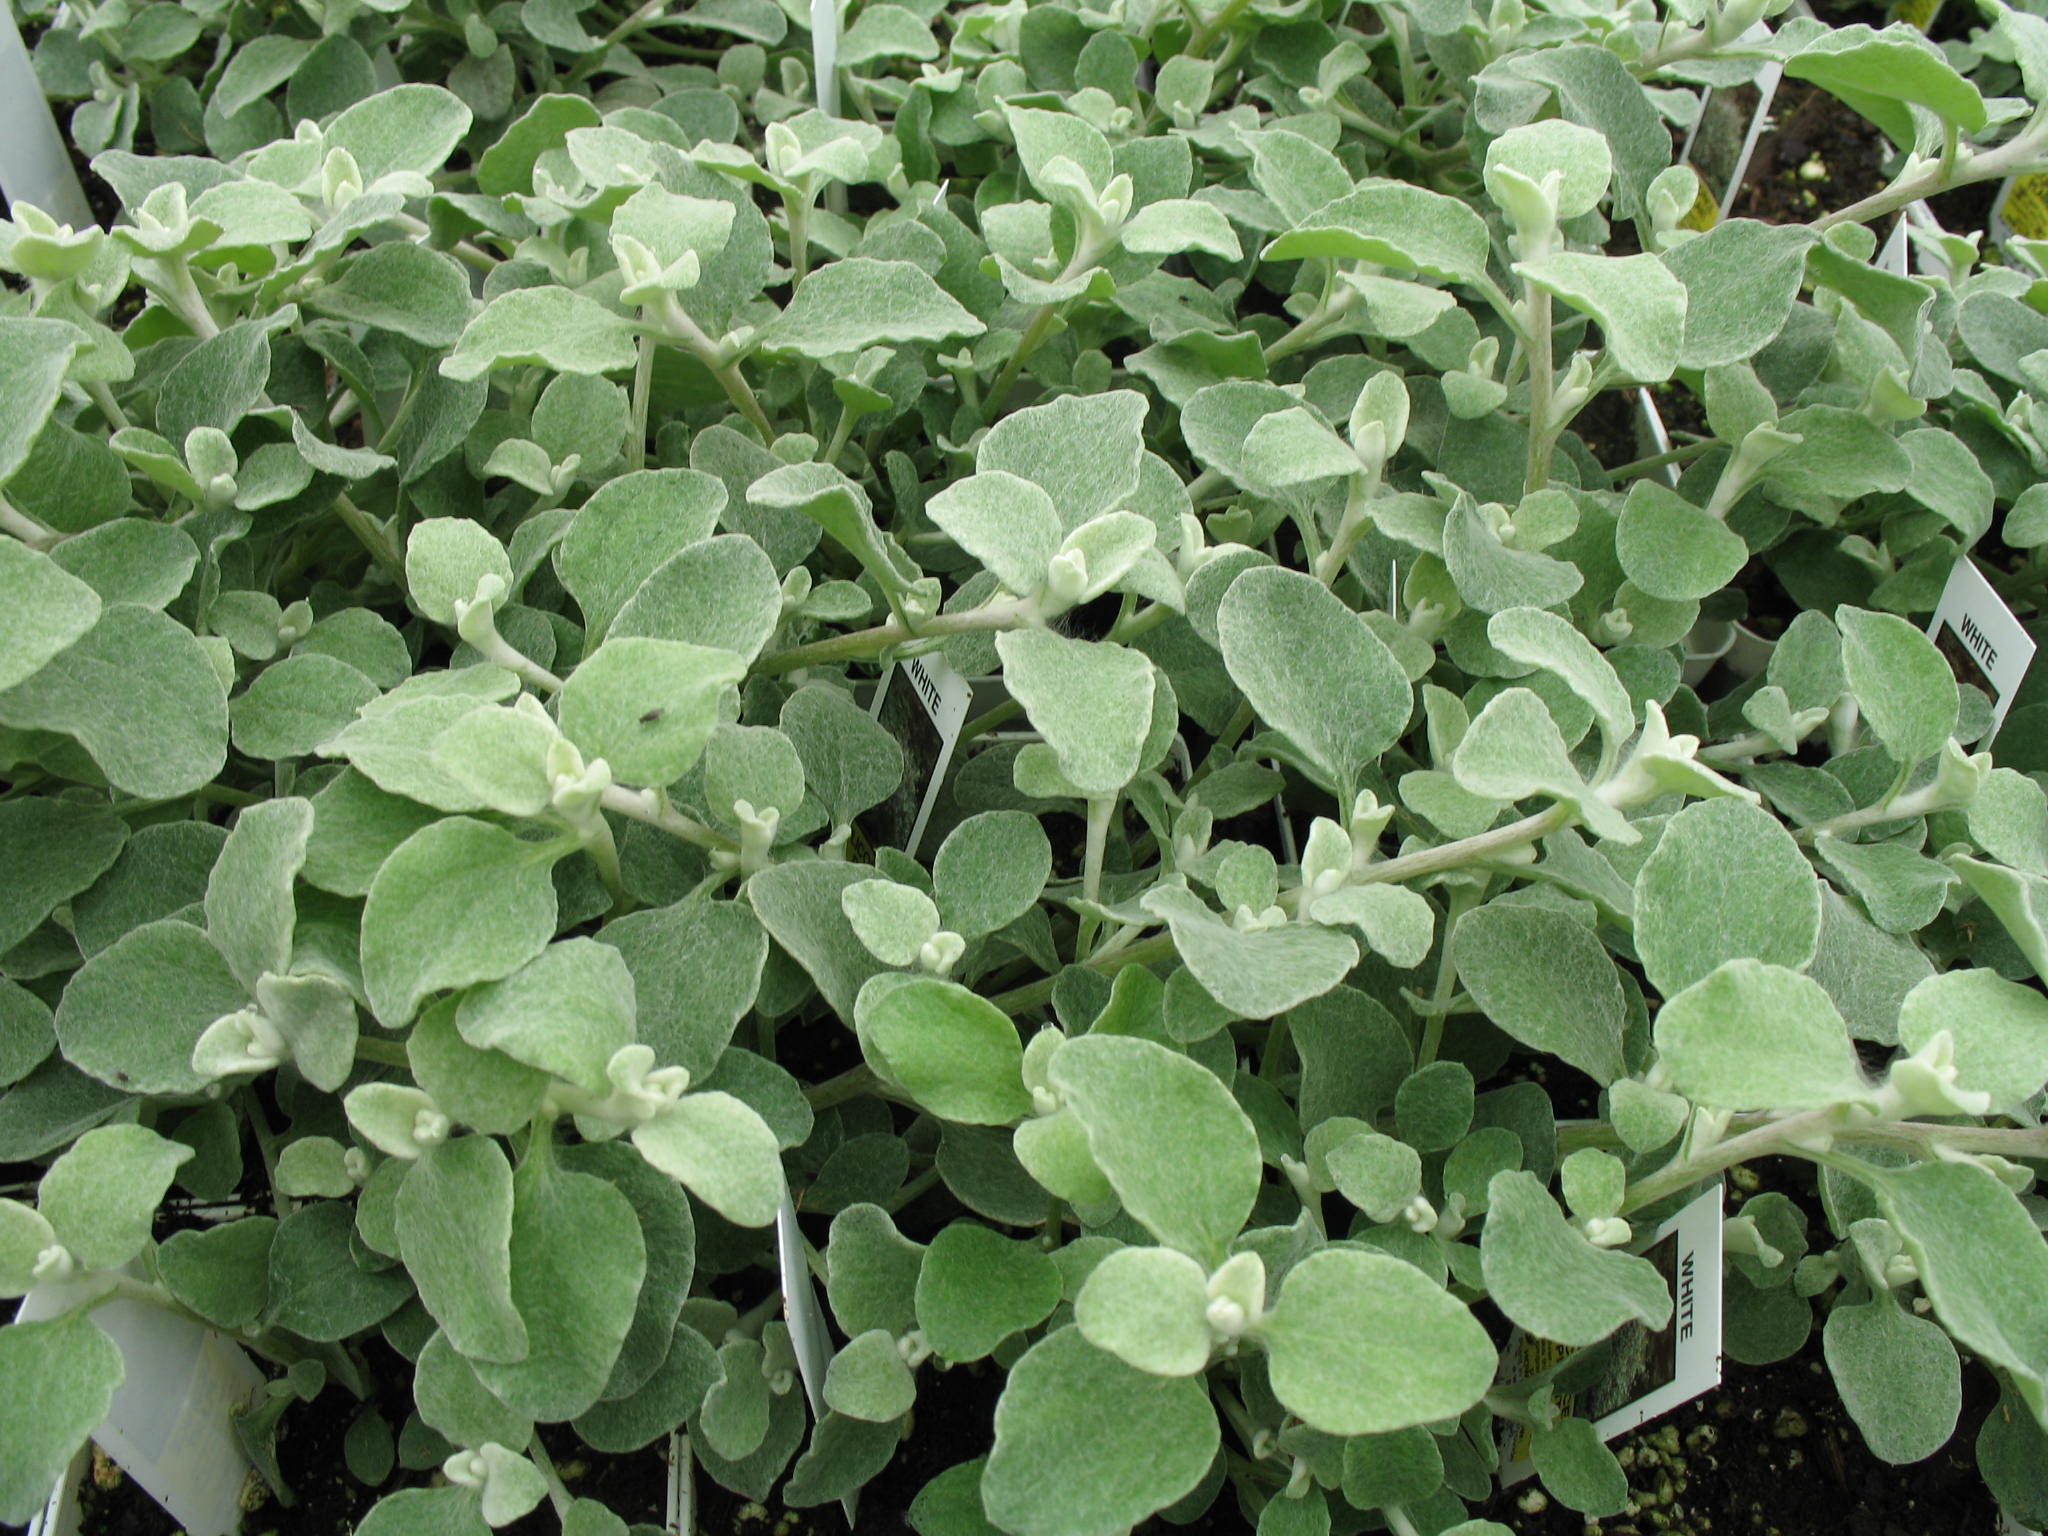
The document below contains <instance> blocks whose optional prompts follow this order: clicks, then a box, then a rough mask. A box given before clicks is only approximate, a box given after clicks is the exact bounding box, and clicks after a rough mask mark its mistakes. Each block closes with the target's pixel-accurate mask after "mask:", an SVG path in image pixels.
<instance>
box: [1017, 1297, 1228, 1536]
mask: <svg viewBox="0 0 2048 1536" xmlns="http://www.w3.org/2000/svg"><path fill="white" fill-rule="evenodd" d="M1220 1437H1221V1432H1220V1430H1219V1429H1218V1426H1217V1423H1216V1411H1215V1410H1214V1409H1213V1408H1211V1407H1210V1406H1209V1395H1208V1393H1207V1391H1206V1390H1204V1388H1203V1386H1202V1384H1201V1383H1200V1382H1199V1381H1196V1380H1194V1379H1192V1378H1187V1377H1164V1376H1150V1375H1147V1374H1146V1373H1145V1372H1143V1371H1139V1370H1136V1369H1134V1368H1133V1367H1131V1366H1128V1365H1126V1364H1124V1363H1123V1362H1122V1361H1121V1360H1119V1359H1117V1358H1116V1357H1115V1356H1114V1355H1109V1354H1105V1353H1103V1352H1102V1351H1101V1350H1099V1349H1097V1348H1095V1347H1094V1346H1093V1345H1091V1344H1090V1343H1089V1342H1088V1340H1087V1339H1086V1338H1085V1337H1084V1336H1083V1335H1082V1333H1081V1330H1080V1329H1078V1328H1062V1329H1060V1330H1059V1331H1057V1332H1055V1333H1052V1334H1049V1335H1047V1336H1046V1337H1045V1338H1043V1339H1040V1340H1039V1341H1038V1342H1037V1343H1036V1344H1034V1345H1032V1347H1031V1348H1030V1349H1029V1350H1027V1351H1025V1353H1024V1355H1023V1357H1022V1358H1021V1359H1019V1360H1018V1361H1017V1363H1016V1364H1015V1365H1013V1366H1012V1367H1011V1368H1010V1375H1009V1379H1008V1381H1007V1382H1006V1383H1005V1384H1004V1387H1003V1395H1002V1399H1001V1401H999V1402H998V1403H997V1404H996V1422H995V1449H994V1451H993V1452H992V1453H991V1454H990V1456H989V1460H988V1466H987V1468H986V1469H985V1470H984V1471H983V1473H982V1478H981V1499H982V1504H983V1506H984V1507H985V1508H986V1510H987V1513H988V1517H989V1518H990V1519H991V1520H993V1521H995V1522H996V1523H997V1524H998V1525H999V1526H1000V1527H1001V1528H1002V1529H1003V1530H1005V1531H1009V1532H1011V1533H1013V1536H1121V1533H1123V1532H1125V1531H1128V1530H1129V1529H1130V1528H1131V1527H1132V1526H1134V1525H1136V1524H1137V1523H1138V1522H1139V1521H1141V1520H1143V1519H1144V1518H1145V1517H1146V1516H1147V1515H1149V1514H1151V1513H1152V1512H1153V1511H1154V1510H1158V1509H1164V1508H1165V1507H1166V1506H1167V1505H1169V1504H1171V1503H1173V1502H1174V1500H1176V1499H1178V1498H1180V1497H1181V1496H1182V1495H1184V1494H1186V1493H1188V1492H1189V1491H1190V1490H1191V1489H1193V1488H1194V1487H1195V1485H1196V1484H1197V1483H1199V1482H1200V1481H1201V1480H1202V1476H1203V1474H1204V1473H1206V1472H1207V1471H1208V1470H1209V1464H1210V1462H1211V1461H1213V1460H1214V1459H1215V1455H1216V1447H1217V1445H1218V1443H1219V1440H1220Z"/></svg>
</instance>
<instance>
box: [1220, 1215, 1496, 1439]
mask: <svg viewBox="0 0 2048 1536" xmlns="http://www.w3.org/2000/svg"><path fill="white" fill-rule="evenodd" d="M1488 1230H1489V1231H1491V1224H1490V1223H1489V1227H1488ZM1257 1332H1258V1335H1259V1338H1260V1340H1261V1342H1263V1343H1264V1344H1265V1346H1266V1350H1267V1353H1268V1355H1269V1359H1268V1362H1267V1369H1268V1371H1269V1372H1270V1374H1271V1377H1272V1383H1273V1395H1274V1396H1275V1397H1277V1398H1279V1399H1280V1401H1281V1402H1282V1403H1283V1404H1284V1405H1285V1406H1286V1407H1288V1408H1289V1409H1291V1410H1292V1411H1293V1412H1295V1413H1298V1414H1300V1415H1301V1417H1302V1418H1303V1419H1304V1420H1306V1421H1307V1422H1308V1423H1309V1424H1311V1425H1313V1426H1314V1427H1315V1428H1317V1429H1320V1430H1322V1431H1324V1432H1325V1433H1327V1434H1333V1435H1363V1434H1385V1433H1386V1432H1388V1431H1390V1430H1396V1429H1404V1428H1407V1427H1408V1426H1410V1425H1415V1424H1428V1423H1432V1422H1434V1421H1436V1420H1438V1419H1447V1418H1454V1417H1456V1416H1457V1415H1458V1414H1461V1413H1463V1412H1464V1411H1465V1410H1466V1409H1467V1408H1469V1407H1471V1406H1472V1405H1473V1404H1474V1403H1476V1402H1478V1401H1479V1399H1480V1398H1481V1397H1482V1396H1483V1395H1484V1394H1485V1392H1486V1389H1487V1388H1488V1387H1489V1386H1491V1385H1492V1382H1493V1373H1494V1371H1495V1369H1496V1367H1497V1364H1498V1357H1497V1356H1496V1354H1495V1352H1494V1347H1493V1343H1492V1341H1491V1340H1490V1339H1489V1338H1488V1337H1487V1334H1486V1330H1485V1328H1483V1327H1482V1326H1480V1323H1479V1320H1478V1319H1477V1318H1475V1317H1474V1316H1473V1315H1472V1311H1471V1309H1470V1308H1469V1307H1467V1306H1466V1305H1465V1304H1464V1303H1463V1302H1461V1301H1459V1300H1458V1299H1457V1298H1456V1297H1454V1296H1452V1295H1451V1294H1450V1293H1449V1292H1448V1291H1445V1290H1444V1289H1443V1288H1442V1287H1441V1286H1438V1285H1436V1284H1434V1283H1433V1282H1432V1281H1431V1280H1430V1279H1429V1277H1428V1276H1427V1275H1425V1274H1423V1273H1422V1271H1421V1270H1419V1269H1417V1268H1416V1267H1415V1266H1413V1265H1412V1264H1407V1263H1404V1262H1403V1261H1402V1260H1400V1259H1397V1258H1393V1257H1391V1256H1390V1255H1387V1254H1382V1253H1364V1252H1360V1251H1357V1250H1355V1249H1348V1248H1327V1249H1323V1250H1322V1251H1320V1252H1317V1253H1312V1254H1310V1255H1309V1256H1308V1257H1307V1258H1305V1259H1303V1260H1302V1261H1301V1262H1300V1263H1299V1264H1297V1265H1295V1266H1294V1267H1293V1268H1292V1269H1290V1270H1289V1271H1288V1272H1287V1277H1286V1279H1285V1280H1284V1281H1283V1282H1282V1283H1281V1286H1280V1294H1279V1297H1278V1298H1277V1299H1276V1300H1275V1302H1274V1304H1273V1310H1272V1312H1271V1313H1270V1314H1269V1315H1268V1316H1267V1317H1266V1318H1265V1319H1264V1321H1263V1322H1261V1323H1260V1325H1259V1327H1258V1330H1257Z"/></svg>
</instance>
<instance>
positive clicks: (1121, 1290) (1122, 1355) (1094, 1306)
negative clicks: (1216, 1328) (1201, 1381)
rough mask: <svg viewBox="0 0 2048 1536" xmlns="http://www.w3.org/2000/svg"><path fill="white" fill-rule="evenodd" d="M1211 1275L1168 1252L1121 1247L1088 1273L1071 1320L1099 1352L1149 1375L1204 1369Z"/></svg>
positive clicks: (1187, 1373) (1182, 1256)
mask: <svg viewBox="0 0 2048 1536" xmlns="http://www.w3.org/2000/svg"><path fill="white" fill-rule="evenodd" d="M1208 1279H1209V1277H1208V1275H1207V1273H1206V1272H1205V1271H1204V1270H1203V1268H1202V1266H1201V1265H1199V1264H1197V1263H1196V1262H1195V1261H1194V1260H1193V1259H1191V1258H1189V1257H1188V1256H1187V1255H1186V1254H1183V1253H1176V1252H1175V1251H1174V1250H1173V1249H1171V1248H1119V1249H1117V1250H1116V1251H1115V1252H1114V1253H1111V1254H1109V1255H1108V1256H1106V1257H1105V1258H1104V1259H1103V1260H1102V1262H1101V1263H1099V1264H1097V1265H1096V1266H1095V1268H1094V1269H1093V1270H1091V1271H1090V1272H1089V1275H1088V1279H1087V1281H1086V1282H1085V1283H1084V1284H1083V1285H1082V1287H1081V1294H1080V1295H1079V1296H1077V1297H1075V1298H1074V1322H1075V1324H1076V1325H1077V1326H1078V1327H1079V1328H1080V1330H1081V1332H1082V1333H1083V1334H1084V1335H1085V1336H1086V1337H1087V1339H1088V1342H1089V1343H1090V1344H1093V1345H1094V1346H1095V1347H1096V1348H1097V1349H1102V1350H1107V1351H1108V1352H1109V1353H1110V1354H1112V1355H1115V1356H1116V1357H1117V1358H1118V1359H1119V1360H1122V1361H1123V1362H1124V1363H1125V1364H1126V1365H1133V1366H1136V1367H1137V1368H1138V1369H1139V1370H1141V1371H1145V1372H1148V1373H1150V1374H1151V1375H1154V1376H1193V1375H1195V1374H1196V1373H1198V1372H1200V1371H1201V1370H1202V1369H1204V1368H1205V1367H1206V1366H1207V1365H1208V1363H1209V1351H1210V1348H1211V1340H1210V1335H1209V1322H1208V1317H1207V1315H1206V1312H1207V1308H1208V1305H1209V1291H1208Z"/></svg>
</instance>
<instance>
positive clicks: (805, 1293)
mask: <svg viewBox="0 0 2048 1536" xmlns="http://www.w3.org/2000/svg"><path fill="white" fill-rule="evenodd" d="M775 1257H776V1260H777V1262H778V1263H779V1264H780V1265H781V1266H782V1315H783V1317H784V1318H785V1319H786V1320H787V1321H788V1323H789V1343H790V1347H791V1348H792V1349H794V1350H795V1351H796V1370H797V1375H798V1376H800V1377H802V1378H803V1383H804V1396H805V1398H807V1399H808V1400H809V1402H810V1405H811V1413H812V1415H813V1416H814V1417H816V1418H820V1419H822V1418H823V1417H824V1416H825V1397H824V1393H825V1367H826V1365H828V1364H829V1363H830V1360H829V1356H830V1355H831V1352H832V1347H831V1343H830V1341H829V1340H828V1339H827V1338H826V1335H825V1320H824V1318H823V1317H822V1316H820V1315H819V1311H818V1291H817V1287H816V1286H814V1285H813V1284H812V1283H811V1267H810V1265H809V1264H808V1263H806V1262H805V1260H804V1235H803V1232H802V1231H801V1230H800V1229H799V1228H798V1227H797V1224H796V1204H795V1202H794V1201H792V1200H791V1199H790V1196H789V1190H788V1189H787V1188H784V1190H783V1191H782V1206H781V1208H780V1209H779V1210H777V1211H776V1213H775Z"/></svg>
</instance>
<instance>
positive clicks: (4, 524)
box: [0, 496, 63, 549]
mask: <svg viewBox="0 0 2048 1536" xmlns="http://www.w3.org/2000/svg"><path fill="white" fill-rule="evenodd" d="M0 532H6V533H11V534H13V535H14V536H15V537H16V538H17V539H19V540H21V542H22V543H24V544H26V545H27V546H28V547H29V548H30V549H48V548H50V547H51V546H52V545H54V544H56V543H58V542H59V541H60V540H61V539H62V538H63V535H62V534H60V533H59V532H57V530H56V529H54V528H52V527H50V526H48V525H47V524H45V523H41V522H38V521H37V520H36V519H35V518H33V517H30V516H29V515H28V514H27V513H26V512H23V511H22V510H21V509H20V508H18V507H16V506H15V505H14V504H13V503H12V502H10V501H8V500H7V498H6V497H4V496H0Z"/></svg>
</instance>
